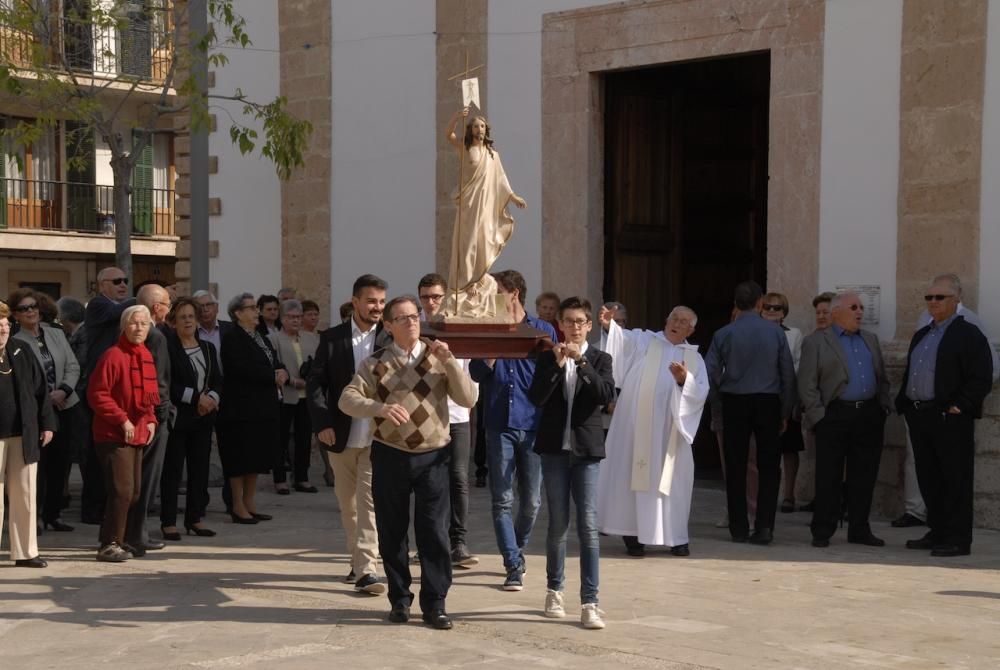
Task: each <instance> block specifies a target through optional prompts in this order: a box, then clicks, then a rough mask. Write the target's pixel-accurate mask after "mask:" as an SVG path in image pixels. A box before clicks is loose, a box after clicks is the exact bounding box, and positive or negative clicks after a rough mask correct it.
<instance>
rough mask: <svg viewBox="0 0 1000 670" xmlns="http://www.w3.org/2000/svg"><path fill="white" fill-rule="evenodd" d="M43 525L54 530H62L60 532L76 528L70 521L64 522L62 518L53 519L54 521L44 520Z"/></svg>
mask: <svg viewBox="0 0 1000 670" xmlns="http://www.w3.org/2000/svg"><path fill="white" fill-rule="evenodd" d="M42 527H43V528H51V529H52V530H54V531H57V532H60V533H68V532H70V531H72V530H74V528H73V526H71V525H69V524H68V523H63V522H62V519H53V520H52V521H43V522H42Z"/></svg>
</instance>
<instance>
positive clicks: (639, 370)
mask: <svg viewBox="0 0 1000 670" xmlns="http://www.w3.org/2000/svg"><path fill="white" fill-rule="evenodd" d="M606 351H607V352H608V353H609V354H611V359H612V365H613V369H614V377H615V386H617V387H619V388H621V394H620V395H619V396H618V404H617V405H616V406H615V412H614V414H613V415H612V417H611V427H610V429H609V430H608V438H607V442H606V452H607V457H606V459H605V461H604V462H603V463H602V464H601V470H600V475H599V479H598V484H597V520H598V526H599V528H600V530H601V531H602V532H604V533H607V534H609V535H635V536H638V538H639V541H640V542H642V543H643V544H654V545H666V546H669V547H676V546H678V545H682V544H687V543H688V516H689V515H690V512H691V494H692V492H693V490H694V457H693V455H692V453H691V444H692V443H693V442H694V438H695V435H696V434H697V432H698V424H699V423H700V421H701V412H702V409H703V408H704V406H705V399H706V398H707V397H708V375H707V374H706V372H705V362H704V360H703V359H702V358H701V355H700V354H698V349H697V347H695V346H693V345H689V344H681V345H677V346H675V345H673V344H671V343H670V342H669V341H668V340H667V339H666V337H665V336H664V335H663V333H662V332H653V331H649V330H622V329H621V328H620V327H619V326H618V324H617V323H615V322H614V321H612V322H611V326H610V328H609V331H608V342H607V349H606ZM657 358H659V364H658V365H657V364H656V360H657ZM685 359H687V361H688V376H687V380H686V381H685V382H684V386H683V388H682V387H681V386H679V385H678V384H677V381H676V380H675V379H674V376H673V375H672V374H671V373H670V363H671V362H672V361H677V362H680V361H683V360H685ZM652 365H657V369H656V370H652V369H650V371H649V372H648V373H647V374H645V375H644V374H643V373H644V371H645V370H646V368H647V367H650V366H652ZM644 387H645V388H644ZM648 391H652V393H651V395H647V394H646V392H648ZM650 397H651V398H652V403H651V404H650V403H649V402H648V400H649V398H650ZM643 398H646V399H647V402H646V404H645V405H644V404H643V402H642V399H643ZM644 415H645V417H646V421H645V422H643V421H641V418H642V417H643V416H644ZM675 426H676V427H677V435H676V437H675V438H674V447H673V449H672V450H670V449H668V445H669V444H670V438H671V431H672V429H673V428H674V427H675ZM637 440H639V441H641V442H643V443H644V444H645V445H648V446H646V447H642V446H640V447H639V448H638V454H637ZM647 450H648V453H647ZM671 451H672V452H673V453H670V452H671ZM647 456H648V459H647ZM670 456H672V458H670Z"/></svg>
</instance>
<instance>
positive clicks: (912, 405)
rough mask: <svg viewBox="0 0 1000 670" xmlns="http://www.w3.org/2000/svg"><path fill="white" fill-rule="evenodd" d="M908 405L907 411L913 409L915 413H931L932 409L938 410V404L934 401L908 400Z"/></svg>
mask: <svg viewBox="0 0 1000 670" xmlns="http://www.w3.org/2000/svg"><path fill="white" fill-rule="evenodd" d="M906 403H907V407H906V409H912V410H914V411H915V412H929V411H931V410H932V409H938V406H937V402H936V401H934V400H910V399H909V398H907V399H906Z"/></svg>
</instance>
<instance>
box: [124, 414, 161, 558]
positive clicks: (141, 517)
mask: <svg viewBox="0 0 1000 670" xmlns="http://www.w3.org/2000/svg"><path fill="white" fill-rule="evenodd" d="M168 419H169V417H168V415H167V412H166V410H157V411H156V420H157V421H159V425H158V426H156V433H155V434H154V435H153V442H152V443H151V444H150V445H149V446H148V447H146V449H145V450H144V452H143V454H142V482H141V485H140V488H139V499H138V500H137V501H136V503H135V504H134V505H132V507H131V508H129V511H128V525H127V526H126V527H125V541H126V542H127V543H129V544H131V545H132V546H139V545H146V544H148V543H149V528H148V527H147V525H146V515H147V514H148V513H149V504H150V503H151V502H152V501H153V496H155V495H156V493H157V492H158V491H159V490H160V478H161V476H162V475H163V459H164V457H165V456H166V455H167V442H168V440H169V439H170V422H169V420H168Z"/></svg>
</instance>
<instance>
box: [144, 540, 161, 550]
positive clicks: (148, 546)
mask: <svg viewBox="0 0 1000 670" xmlns="http://www.w3.org/2000/svg"><path fill="white" fill-rule="evenodd" d="M142 546H143V548H144V549H145V550H146V551H159V550H160V549H163V548H164V547H165V546H167V543H166V542H162V541H160V540H154V539H153V538H149V540H147V541H146V542H144V543H143V545H142Z"/></svg>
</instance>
